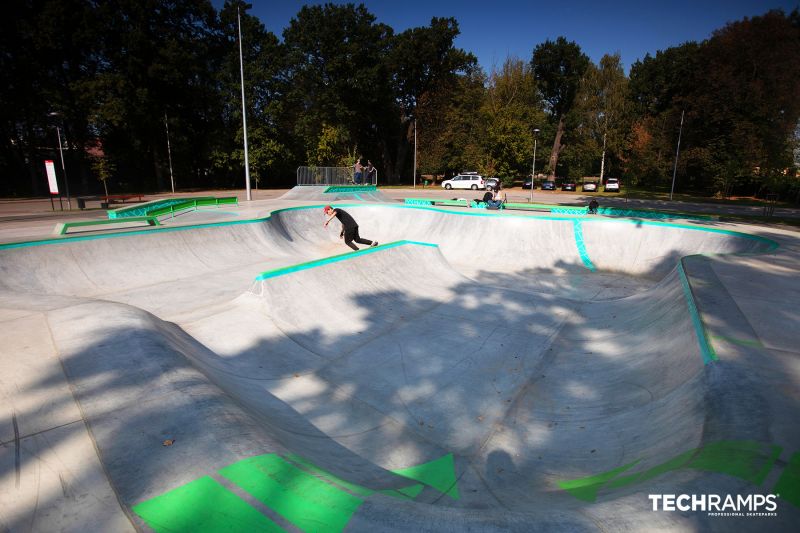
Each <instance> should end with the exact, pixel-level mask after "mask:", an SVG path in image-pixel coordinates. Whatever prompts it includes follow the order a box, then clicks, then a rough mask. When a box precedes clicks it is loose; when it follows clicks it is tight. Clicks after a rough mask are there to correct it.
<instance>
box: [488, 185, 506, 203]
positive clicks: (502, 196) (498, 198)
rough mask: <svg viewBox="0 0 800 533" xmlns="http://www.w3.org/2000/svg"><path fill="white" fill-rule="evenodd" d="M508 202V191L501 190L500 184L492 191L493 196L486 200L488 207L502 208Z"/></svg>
mask: <svg viewBox="0 0 800 533" xmlns="http://www.w3.org/2000/svg"><path fill="white" fill-rule="evenodd" d="M504 203H506V193H505V192H502V191H501V187H500V184H499V183H498V184H497V187H496V188H495V189H494V191H492V197H491V198H490V199H489V200H487V201H486V209H500V208H502V207H503V204H504Z"/></svg>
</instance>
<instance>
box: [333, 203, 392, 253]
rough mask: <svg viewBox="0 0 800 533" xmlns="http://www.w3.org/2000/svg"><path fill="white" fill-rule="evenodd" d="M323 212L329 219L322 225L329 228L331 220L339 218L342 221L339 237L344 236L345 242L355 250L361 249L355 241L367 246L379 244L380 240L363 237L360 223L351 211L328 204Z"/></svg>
mask: <svg viewBox="0 0 800 533" xmlns="http://www.w3.org/2000/svg"><path fill="white" fill-rule="evenodd" d="M322 212H323V213H325V216H327V217H328V220H326V221H325V223H324V224H323V225H322V227H324V228H327V227H328V223H329V222H330V221H331V220H333V219H334V218H338V219H339V222H341V223H342V231H341V232H340V233H339V238H340V239H342V238H344V243H345V244H346V245H347V246H349V247H350V248H352V249H353V250H358V249H359V248H358V246H356V245H355V244H353V241H355V242H357V243H359V244H366V245H367V246H378V241H370V240H367V239H362V238H361V236H360V235H359V234H358V223H357V222H356V220H355V219H354V218H353V217H352V215H350V213H348V212H347V211H345V210H344V209H334V208H333V207H331V206H329V205H326V206H325V207H323V208H322Z"/></svg>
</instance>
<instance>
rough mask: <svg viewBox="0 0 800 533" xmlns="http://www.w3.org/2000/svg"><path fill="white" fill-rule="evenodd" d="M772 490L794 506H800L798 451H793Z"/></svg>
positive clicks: (799, 463)
mask: <svg viewBox="0 0 800 533" xmlns="http://www.w3.org/2000/svg"><path fill="white" fill-rule="evenodd" d="M772 492H773V493H774V494H778V495H780V497H781V498H783V499H784V500H786V501H788V502H790V503H791V504H792V505H794V506H795V507H800V452H795V453H794V455H792V457H791V459H789V464H787V465H786V467H785V468H784V469H783V473H782V474H781V477H780V479H778V482H777V483H776V484H775V488H773V489H772Z"/></svg>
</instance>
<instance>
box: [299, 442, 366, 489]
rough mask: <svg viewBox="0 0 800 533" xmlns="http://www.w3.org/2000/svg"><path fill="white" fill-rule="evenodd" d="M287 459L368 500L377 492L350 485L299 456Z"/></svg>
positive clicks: (353, 484)
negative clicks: (368, 497)
mask: <svg viewBox="0 0 800 533" xmlns="http://www.w3.org/2000/svg"><path fill="white" fill-rule="evenodd" d="M286 458H287V459H288V460H290V461H291V462H293V463H295V464H296V465H298V466H301V467H303V468H304V469H305V470H307V471H309V472H311V473H312V474H314V475H316V476H318V477H321V478H323V479H325V480H326V481H329V482H331V483H333V484H336V485H339V486H340V487H343V488H345V489H347V490H349V491H350V492H352V493H353V494H356V495H358V496H363V497H365V498H366V497H367V496H369V495H370V494H373V493H374V492H375V491H374V490H372V489H368V488H366V487H362V486H360V485H356V484H355V483H350V482H349V481H345V480H343V479H342V478H339V477H336V476H334V475H333V474H331V473H330V472H328V471H327V470H323V469H322V468H320V467H318V466H317V465H315V464H313V463H311V462H309V461H307V460H305V459H303V458H302V457H300V456H299V455H297V454H294V453H291V454H289V455H287V456H286Z"/></svg>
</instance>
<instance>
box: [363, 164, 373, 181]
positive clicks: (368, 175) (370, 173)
mask: <svg viewBox="0 0 800 533" xmlns="http://www.w3.org/2000/svg"><path fill="white" fill-rule="evenodd" d="M364 183H369V184H370V185H375V167H374V166H373V165H372V161H370V160H369V159H367V173H366V179H365V180H364Z"/></svg>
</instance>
